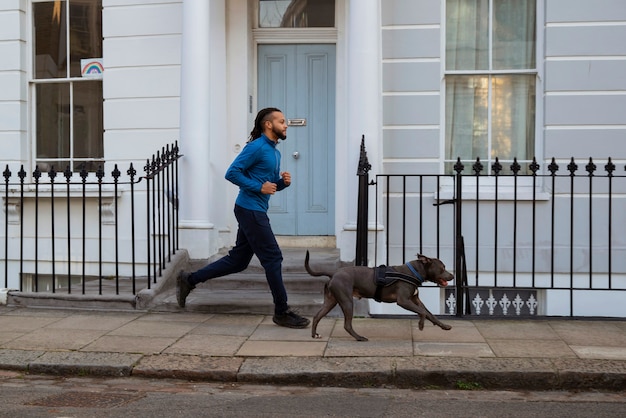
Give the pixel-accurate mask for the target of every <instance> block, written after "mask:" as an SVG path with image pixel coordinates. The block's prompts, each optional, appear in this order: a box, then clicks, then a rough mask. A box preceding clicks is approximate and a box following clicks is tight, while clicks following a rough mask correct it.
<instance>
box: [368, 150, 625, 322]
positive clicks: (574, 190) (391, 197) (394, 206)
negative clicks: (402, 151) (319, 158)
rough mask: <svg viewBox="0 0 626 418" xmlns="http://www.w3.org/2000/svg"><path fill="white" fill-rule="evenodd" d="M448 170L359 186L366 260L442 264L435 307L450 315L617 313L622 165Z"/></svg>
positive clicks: (379, 178) (621, 312)
mask: <svg viewBox="0 0 626 418" xmlns="http://www.w3.org/2000/svg"><path fill="white" fill-rule="evenodd" d="M366 160H367V159H366V158H365V161H366ZM470 164H471V163H470ZM468 168H469V170H468ZM453 169H454V173H453V174H446V175H439V174H379V175H376V178H375V181H372V182H371V183H369V186H373V187H374V188H375V198H374V199H373V200H370V206H371V205H372V204H374V205H375V215H374V218H375V223H376V225H377V227H376V231H377V232H376V239H375V240H374V243H375V244H374V246H375V248H374V258H375V259H376V261H375V263H377V264H380V263H383V264H388V265H394V264H400V263H404V262H405V261H408V260H410V259H413V258H414V257H415V254H416V253H419V254H425V255H427V256H432V257H437V258H440V259H442V260H443V261H444V262H446V263H447V264H448V265H449V269H450V270H451V271H454V272H455V276H456V281H455V283H454V286H453V287H451V288H450V289H447V290H446V292H445V298H444V299H445V302H444V305H445V310H446V312H447V313H450V314H455V315H458V316H461V315H467V314H481V313H482V314H494V312H495V314H496V315H497V314H500V315H502V314H504V315H506V314H507V313H508V314H509V315H510V314H514V315H522V316H524V315H530V316H533V315H559V316H564V315H565V316H626V309H625V308H624V307H623V303H622V302H620V300H623V297H624V295H626V293H624V291H625V290H626V234H624V232H625V230H626V175H624V168H620V170H619V171H618V167H617V166H616V165H615V164H614V163H613V162H612V161H611V159H608V160H606V161H602V162H598V161H593V160H592V159H589V160H585V161H584V162H583V161H576V160H575V159H574V158H572V159H570V160H565V161H557V160H556V159H552V160H551V161H549V160H548V162H546V164H545V165H544V166H543V167H542V166H541V165H540V164H539V163H537V161H534V160H533V161H532V162H528V163H527V164H520V163H518V162H517V160H513V161H510V162H507V163H506V164H503V163H501V162H500V161H498V160H497V159H496V160H495V162H494V163H493V164H491V166H490V170H488V169H486V168H485V167H484V166H483V164H482V163H481V161H480V160H476V161H475V162H473V164H471V166H470V167H466V166H465V165H464V164H463V163H462V162H461V161H460V160H459V161H457V163H456V164H455V165H454V168H453ZM359 173H360V174H359V175H362V170H359ZM362 201H363V197H362V196H360V197H359V202H362ZM365 201H367V199H365ZM371 210H372V208H371V207H370V211H371ZM361 216H362V204H360V205H359V218H361ZM358 234H359V232H358V231H357V235H358ZM361 251H362V250H361ZM361 254H362V253H361ZM370 254H371V252H370ZM362 258H363V255H361V256H359V254H357V259H362ZM507 292H508V293H507ZM548 301H549V302H548ZM590 304H595V305H597V306H588V305H590ZM559 305H560V306H559ZM585 305H587V306H585ZM610 305H612V306H610ZM620 306H621V307H620ZM589 312H596V313H595V314H594V313H591V314H590V313H589ZM607 312H608V313H607Z"/></svg>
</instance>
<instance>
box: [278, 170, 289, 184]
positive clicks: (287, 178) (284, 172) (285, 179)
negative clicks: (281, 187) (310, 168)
mask: <svg viewBox="0 0 626 418" xmlns="http://www.w3.org/2000/svg"><path fill="white" fill-rule="evenodd" d="M280 176H281V177H282V178H283V181H284V182H285V186H289V185H290V184H291V173H289V171H283V172H282V173H280Z"/></svg>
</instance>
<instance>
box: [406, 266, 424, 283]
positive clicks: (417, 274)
mask: <svg viewBox="0 0 626 418" xmlns="http://www.w3.org/2000/svg"><path fill="white" fill-rule="evenodd" d="M406 266H407V267H408V268H409V270H411V273H413V274H414V275H415V278H416V279H417V280H418V281H419V282H420V283H424V278H423V277H422V275H421V274H419V273H418V272H417V270H415V267H413V266H412V265H411V262H410V261H408V262H407V263H406Z"/></svg>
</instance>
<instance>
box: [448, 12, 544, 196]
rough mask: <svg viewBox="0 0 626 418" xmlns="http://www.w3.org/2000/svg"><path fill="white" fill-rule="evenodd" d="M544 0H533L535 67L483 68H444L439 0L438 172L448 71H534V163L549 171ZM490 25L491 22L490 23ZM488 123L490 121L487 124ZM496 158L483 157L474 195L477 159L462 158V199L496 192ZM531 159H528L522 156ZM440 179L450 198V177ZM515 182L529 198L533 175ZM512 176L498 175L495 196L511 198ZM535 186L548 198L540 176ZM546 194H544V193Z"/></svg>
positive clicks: (503, 163)
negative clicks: (493, 165) (486, 159)
mask: <svg viewBox="0 0 626 418" xmlns="http://www.w3.org/2000/svg"><path fill="white" fill-rule="evenodd" d="M489 3H490V4H489V11H490V13H489V19H490V20H491V19H492V11H493V0H489ZM544 3H545V0H536V16H535V18H536V38H535V48H536V58H535V69H533V70H484V71H482V70H481V71H449V70H446V24H447V22H446V1H445V0H442V1H441V34H440V35H441V44H440V48H441V49H440V52H441V53H440V57H441V62H440V64H441V65H440V71H441V79H440V80H441V86H440V87H441V90H440V91H441V96H440V97H441V100H440V112H439V115H440V122H439V123H440V127H441V129H440V155H441V162H440V172H441V173H444V172H445V165H446V163H449V162H450V161H449V160H446V155H445V141H446V132H445V126H446V101H445V99H446V77H447V76H448V75H459V74H462V75H472V74H477V75H478V74H479V75H485V74H488V75H498V74H536V83H535V97H536V99H535V145H534V150H535V158H536V160H537V163H538V164H539V165H540V169H539V171H538V174H539V173H541V174H546V173H548V169H547V167H548V165H549V164H550V161H547V160H546V159H545V158H546V157H545V156H544V155H543V149H544V147H543V144H544V137H543V131H544V130H543V119H544V118H543V111H544V106H543V102H544V100H543V98H544V87H543V80H544V62H545V58H544V33H545V30H544V29H545V13H544V10H545V4H544ZM490 27H491V25H490ZM489 45H490V48H489V57H490V61H491V54H492V52H493V49H492V47H491V45H492V33H491V31H489ZM489 118H491V112H490V113H489ZM490 125H491V124H490ZM489 146H490V147H491V126H490V128H489ZM493 161H495V160H488V161H483V160H481V163H482V164H483V166H484V168H483V171H481V175H480V179H479V180H478V181H479V194H478V196H476V176H473V170H472V166H473V164H474V163H475V162H476V160H474V161H472V162H463V164H464V166H465V168H464V170H463V173H464V175H463V197H464V199H465V198H467V199H476V198H478V199H479V200H492V199H493V197H494V196H495V176H494V175H493V172H492V171H491V168H490V167H491V163H492V162H493ZM523 161H524V162H525V161H529V162H531V161H532V158H531V159H530V160H523ZM500 163H501V164H502V165H503V166H505V167H507V168H508V166H509V165H510V164H512V161H511V162H509V161H508V160H507V161H505V162H503V161H500ZM443 180H444V181H443V182H442V193H443V195H444V196H448V198H451V196H452V194H453V193H454V191H453V181H452V180H451V179H448V178H444V179H443ZM517 181H518V186H521V188H522V190H520V192H519V193H518V196H517V198H518V199H520V200H524V199H532V179H531V178H530V176H526V175H524V176H518V179H517ZM513 183H514V179H513V177H512V176H508V175H507V176H504V175H500V176H498V198H499V199H504V200H506V198H507V196H511V197H510V198H512V187H513ZM537 187H538V188H539V191H540V192H541V196H540V197H537V198H542V199H543V198H547V194H545V193H544V192H542V190H543V181H542V178H541V177H538V178H537ZM544 194H545V196H544Z"/></svg>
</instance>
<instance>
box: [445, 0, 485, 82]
mask: <svg viewBox="0 0 626 418" xmlns="http://www.w3.org/2000/svg"><path fill="white" fill-rule="evenodd" d="M446 69H447V70H487V69H489V0H448V1H447V2H446Z"/></svg>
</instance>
